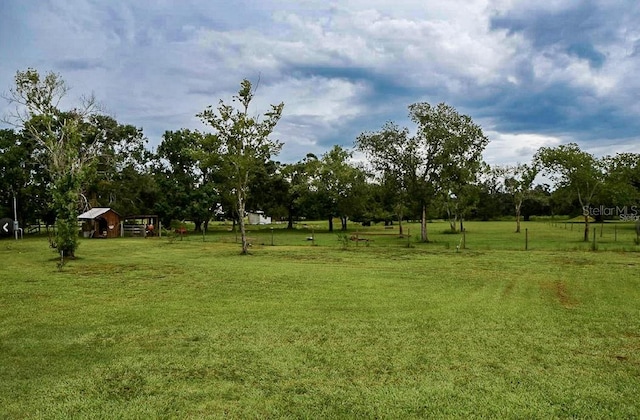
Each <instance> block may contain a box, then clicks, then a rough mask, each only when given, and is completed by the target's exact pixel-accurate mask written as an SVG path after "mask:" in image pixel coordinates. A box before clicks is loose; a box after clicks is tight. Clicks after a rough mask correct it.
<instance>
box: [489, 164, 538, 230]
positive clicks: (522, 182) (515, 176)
mask: <svg viewBox="0 0 640 420" xmlns="http://www.w3.org/2000/svg"><path fill="white" fill-rule="evenodd" d="M496 172H497V173H498V174H499V175H500V176H501V177H502V178H504V186H505V190H506V192H507V194H509V195H511V196H512V197H513V205H514V207H515V213H516V233H520V215H521V210H522V203H523V202H524V200H525V199H526V198H528V197H529V196H530V193H531V187H532V185H533V181H534V179H535V178H536V176H537V175H538V169H537V168H536V167H535V166H529V165H527V164H517V165H515V166H504V167H497V168H496Z"/></svg>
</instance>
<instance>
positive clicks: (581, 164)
mask: <svg viewBox="0 0 640 420" xmlns="http://www.w3.org/2000/svg"><path fill="white" fill-rule="evenodd" d="M534 162H536V164H537V165H539V167H541V168H543V170H544V171H545V173H546V174H547V175H549V176H550V177H551V179H552V180H553V181H555V182H556V186H557V187H559V188H567V189H569V190H571V191H573V193H574V194H575V195H577V197H578V202H579V203H580V209H581V210H582V215H583V217H584V241H585V242H588V241H589V216H590V205H591V202H592V199H593V196H594V195H595V193H596V192H597V191H598V188H599V187H600V185H601V184H602V182H603V180H604V168H603V161H602V160H601V159H598V158H596V157H595V156H593V155H592V154H590V153H587V152H583V151H582V150H580V148H579V147H578V145H577V144H576V143H569V144H566V145H560V146H558V147H541V148H540V149H539V150H538V152H537V153H536V155H535V157H534Z"/></svg>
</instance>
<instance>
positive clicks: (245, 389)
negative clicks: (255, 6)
mask: <svg viewBox="0 0 640 420" xmlns="http://www.w3.org/2000/svg"><path fill="white" fill-rule="evenodd" d="M625 226H626V225H625ZM513 227H514V226H513V224H511V223H486V224H482V223H480V222H475V223H469V224H468V226H467V228H468V234H467V238H466V239H467V249H464V250H460V252H456V249H455V248H456V244H458V243H459V238H460V236H459V235H446V234H443V233H442V232H443V231H444V230H445V225H444V224H442V223H434V224H430V229H431V232H432V234H433V240H434V242H433V243H430V244H426V245H424V244H419V243H416V242H415V241H414V240H411V238H409V239H410V243H411V247H410V248H407V247H406V244H407V239H406V238H403V239H398V238H396V237H394V236H393V235H391V236H389V237H387V236H383V235H372V236H371V238H372V239H373V240H371V241H369V242H361V243H357V246H356V243H355V242H352V241H349V242H348V245H347V247H346V249H342V248H343V244H342V243H341V242H340V241H339V240H338V238H337V234H329V233H325V232H322V231H321V229H322V226H318V227H317V229H318V230H317V231H316V229H315V228H314V233H315V234H316V238H315V239H316V240H315V241H314V242H315V244H316V246H313V245H312V244H311V242H310V241H307V240H306V237H307V235H308V232H307V229H306V228H302V227H301V228H300V229H298V230H297V231H294V232H287V231H285V230H279V229H276V230H274V233H273V235H274V244H275V245H276V246H273V247H272V246H270V240H271V231H270V230H269V229H268V228H267V229H263V230H261V231H256V230H254V231H253V232H252V233H251V234H250V235H251V236H253V242H254V247H253V251H252V255H250V256H245V257H243V256H240V255H238V253H239V247H238V246H237V245H234V244H233V242H234V240H235V236H234V235H233V234H232V233H228V232H226V227H224V226H221V227H218V229H219V231H217V232H215V233H210V234H209V235H207V236H206V237H205V238H204V241H203V238H202V237H201V236H197V235H189V236H187V237H186V238H183V239H182V240H180V238H173V239H167V238H162V239H159V238H150V239H128V238H125V239H114V240H83V241H82V242H81V246H80V249H79V250H78V256H79V258H78V259H77V260H75V261H70V262H68V263H67V264H66V265H65V266H64V267H63V268H62V269H61V270H59V269H58V267H57V265H56V264H57V261H56V258H55V254H54V253H53V252H52V251H50V250H48V248H47V241H46V239H43V238H27V239H25V240H23V241H15V240H10V239H5V240H2V241H0V258H1V259H2V261H3V263H2V266H0V267H1V268H0V279H1V280H0V418H150V417H164V418H171V417H179V418H202V417H225V416H226V417H235V418H239V417H242V418H244V417H253V418H269V417H272V418H273V417H291V418H300V417H303V418H304V417H306V418H345V417H346V418H350V417H351V418H353V417H358V418H372V417H384V418H419V417H458V418H467V417H498V418H505V417H520V418H523V417H526V418H550V417H596V418H602V417H611V418H634V417H638V416H640V403H639V402H638V397H637V394H638V389H640V276H639V275H638V273H639V268H640V253H638V252H622V250H623V249H626V250H627V251H633V250H635V249H636V248H637V247H636V246H635V245H634V244H633V243H632V239H633V237H635V233H634V231H633V229H630V230H629V229H627V230H624V229H622V227H621V228H620V230H621V232H624V234H622V233H621V232H617V233H618V234H621V235H622V237H621V238H618V240H617V241H614V240H613V238H611V240H610V243H609V242H607V241H606V238H607V237H606V231H605V232H604V234H603V240H602V244H600V243H599V251H598V252H591V251H587V249H589V247H588V246H587V245H585V247H584V248H583V244H582V243H580V242H579V233H580V228H579V226H575V227H574V230H573V231H571V230H569V229H568V228H567V229H565V228H564V227H562V226H551V225H549V224H544V223H537V224H533V223H532V224H529V225H528V228H529V229H530V234H531V239H532V241H533V238H537V242H532V244H531V248H532V250H531V251H529V252H526V251H523V250H518V249H524V244H523V240H521V238H523V236H522V235H517V234H514V233H512V230H513ZM524 227H525V226H523V228H524ZM410 229H411V234H412V235H413V234H414V229H415V233H418V232H419V230H418V228H417V226H416V225H411V226H410ZM605 229H606V225H605ZM362 231H364V228H359V229H358V235H359V234H360V233H362ZM536 231H537V232H538V234H536V235H534V234H533V232H536ZM354 232H355V226H354V231H353V232H350V233H349V235H353V234H354ZM370 232H371V233H376V232H377V233H381V232H382V233H384V230H383V229H382V228H375V227H374V228H370ZM543 235H546V236H543ZM625 235H626V236H625ZM576 236H577V238H576ZM498 237H499V238H503V239H498ZM543 237H544V238H545V240H544V241H543V240H542V238H543ZM623 238H626V239H628V240H626V242H627V243H625V244H623V243H622V240H623ZM598 239H599V238H598ZM521 242H522V244H521V245H522V246H521V247H520V248H518V247H517V246H516V245H518V244H520V243H521ZM533 243H536V244H537V245H536V246H533ZM447 244H448V245H447ZM607 247H609V248H610V249H616V251H603V249H607ZM511 249H513V250H511Z"/></svg>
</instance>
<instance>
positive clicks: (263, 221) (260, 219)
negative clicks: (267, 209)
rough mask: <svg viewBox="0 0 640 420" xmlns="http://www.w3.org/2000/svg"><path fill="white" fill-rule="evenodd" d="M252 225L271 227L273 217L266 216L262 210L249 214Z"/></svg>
mask: <svg viewBox="0 0 640 420" xmlns="http://www.w3.org/2000/svg"><path fill="white" fill-rule="evenodd" d="M247 217H248V218H249V224H250V225H270V224H271V217H270V216H265V215H264V212H263V211H262V210H259V211H253V212H252V211H250V212H248V213H247Z"/></svg>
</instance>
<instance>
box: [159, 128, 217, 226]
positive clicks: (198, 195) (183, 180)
mask: <svg viewBox="0 0 640 420" xmlns="http://www.w3.org/2000/svg"><path fill="white" fill-rule="evenodd" d="M202 141H203V135H202V133H200V132H198V131H192V130H187V129H183V130H178V131H166V132H165V133H164V135H163V136H162V142H161V143H160V145H159V146H158V150H157V159H158V160H159V162H158V164H157V167H156V172H157V174H158V175H159V176H158V183H159V184H160V186H161V188H162V190H163V191H164V192H165V194H164V200H162V201H161V202H160V203H158V204H157V210H158V213H159V215H160V216H161V218H162V220H163V223H165V224H166V225H167V226H169V224H170V223H171V220H185V219H187V220H192V221H193V222H194V224H195V230H196V231H202V225H203V224H204V225H205V227H204V228H205V230H206V227H207V225H208V221H209V219H210V218H211V215H212V209H213V208H215V205H216V202H217V201H218V200H217V198H218V197H217V194H216V193H215V188H214V185H213V182H212V180H211V179H210V177H209V176H208V175H209V172H210V171H209V169H207V168H204V167H202V165H201V162H200V161H199V160H198V157H197V155H198V153H197V149H198V148H199V147H200V144H201V143H202Z"/></svg>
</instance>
